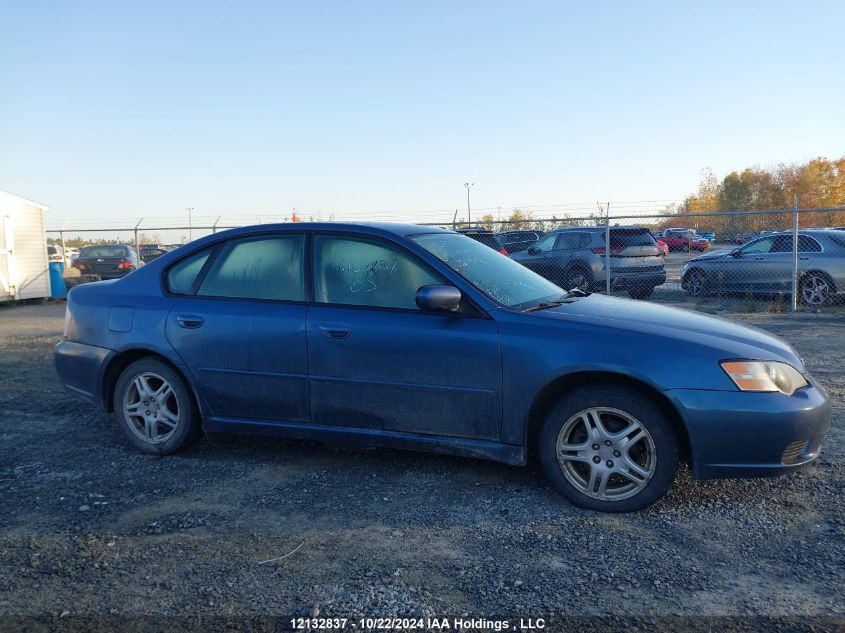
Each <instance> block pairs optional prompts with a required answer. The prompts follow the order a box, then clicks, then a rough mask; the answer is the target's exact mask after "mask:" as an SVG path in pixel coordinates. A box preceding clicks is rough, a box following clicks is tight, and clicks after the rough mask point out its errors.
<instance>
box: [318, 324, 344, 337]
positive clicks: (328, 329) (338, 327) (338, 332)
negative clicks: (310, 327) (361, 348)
mask: <svg viewBox="0 0 845 633" xmlns="http://www.w3.org/2000/svg"><path fill="white" fill-rule="evenodd" d="M317 329H318V330H320V334H322V335H323V336H325V337H326V338H349V335H350V334H352V328H351V327H349V326H348V325H343V324H342V323H320V325H318V326H317Z"/></svg>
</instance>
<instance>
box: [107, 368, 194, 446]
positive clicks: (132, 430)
mask: <svg viewBox="0 0 845 633" xmlns="http://www.w3.org/2000/svg"><path fill="white" fill-rule="evenodd" d="M114 412H115V418H117V422H118V424H119V425H120V427H121V428H122V429H123V432H124V434H125V435H126V437H127V438H128V440H129V442H130V443H131V444H132V446H134V447H135V448H136V449H137V450H138V451H140V452H142V453H146V454H148V455H167V454H169V453H173V452H175V451H177V450H179V449H180V448H182V447H183V446H186V445H187V444H189V443H190V442H191V441H192V440H193V439H194V438H195V437H196V435H197V430H198V429H199V413H198V411H197V409H196V405H195V404H194V400H193V398H192V397H191V393H190V391H189V390H188V387H187V385H186V384H185V381H184V380H183V379H182V377H181V376H180V375H179V374H178V373H177V372H176V371H175V370H174V369H173V368H172V367H170V366H169V365H168V364H167V363H164V362H163V361H160V360H157V359H155V358H143V359H141V360H138V361H136V362H134V363H132V364H131V365H129V366H128V367H127V368H126V369H124V370H123V372H122V373H121V374H120V377H119V378H118V380H117V384H116V385H115V390H114Z"/></svg>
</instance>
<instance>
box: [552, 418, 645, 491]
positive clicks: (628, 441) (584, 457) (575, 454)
mask: <svg viewBox="0 0 845 633" xmlns="http://www.w3.org/2000/svg"><path fill="white" fill-rule="evenodd" d="M556 454H557V460H558V465H559V466H560V469H561V471H562V472H563V474H564V476H565V477H566V479H567V481H569V483H570V484H572V486H574V487H575V489H576V490H578V491H579V492H581V493H583V494H585V495H587V496H589V497H592V498H593V499H598V500H600V501H620V500H622V499H627V498H629V497H632V496H634V495H636V494H637V493H639V492H640V491H641V490H643V488H645V487H646V486H647V485H648V483H649V481H651V478H652V477H653V476H654V473H655V470H656V468H657V449H656V448H655V444H654V440H653V439H652V437H651V434H650V433H649V432H648V430H647V429H646V428H645V427H644V426H643V425H642V423H641V422H640V421H639V420H637V419H636V418H635V417H634V416H632V415H630V414H628V413H626V412H624V411H621V410H619V409H613V408H610V407H591V408H589V409H584V410H582V411H579V412H578V413H576V414H575V415H573V416H572V417H570V418H569V419H568V420H567V421H566V423H565V424H564V425H563V426H562V427H561V430H560V433H559V434H558V437H557V444H556Z"/></svg>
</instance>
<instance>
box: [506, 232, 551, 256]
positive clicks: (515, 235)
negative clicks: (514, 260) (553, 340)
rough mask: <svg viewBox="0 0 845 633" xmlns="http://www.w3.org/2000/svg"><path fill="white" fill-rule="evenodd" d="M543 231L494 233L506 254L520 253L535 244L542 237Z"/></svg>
mask: <svg viewBox="0 0 845 633" xmlns="http://www.w3.org/2000/svg"><path fill="white" fill-rule="evenodd" d="M543 235H545V233H544V232H543V231H535V230H530V231H529V230H520V231H504V232H502V233H496V237H498V238H499V241H500V242H501V243H502V245H503V246H504V247H505V250H506V251H507V252H508V253H521V252H522V251H524V250H525V249H527V248H528V247H529V246H531V245H532V244H536V243H537V240H539V239H540V238H541V237H543Z"/></svg>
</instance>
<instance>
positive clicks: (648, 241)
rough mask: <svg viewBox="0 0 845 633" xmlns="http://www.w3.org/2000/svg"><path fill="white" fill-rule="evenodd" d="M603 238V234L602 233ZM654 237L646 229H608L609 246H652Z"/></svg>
mask: <svg viewBox="0 0 845 633" xmlns="http://www.w3.org/2000/svg"><path fill="white" fill-rule="evenodd" d="M602 239H604V235H602ZM654 244H655V242H654V238H653V237H652V236H651V233H650V232H649V231H648V229H610V247H611V248H614V249H615V248H623V249H624V248H627V247H629V246H654Z"/></svg>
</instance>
